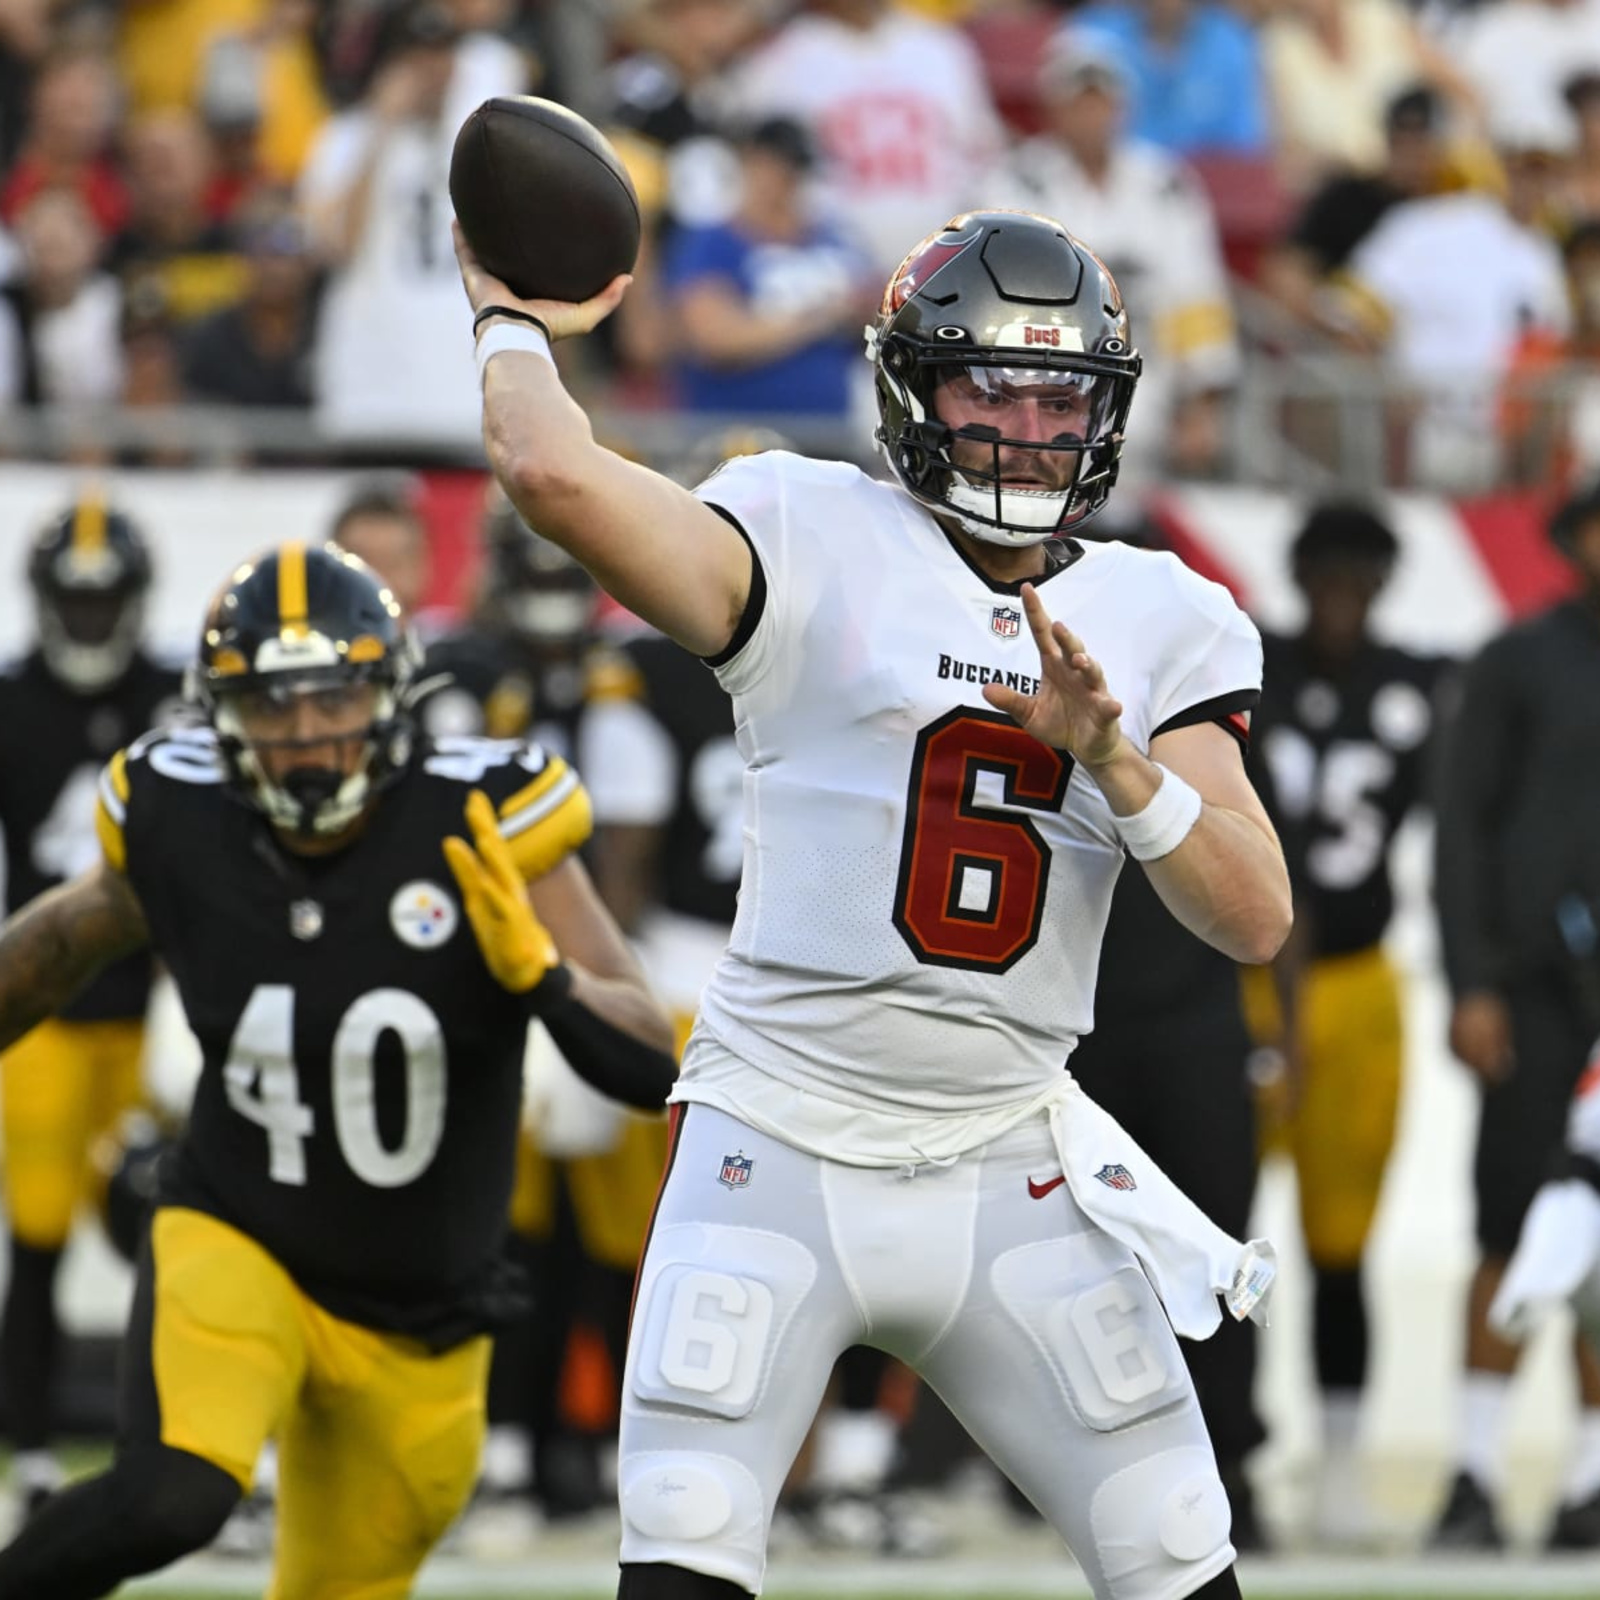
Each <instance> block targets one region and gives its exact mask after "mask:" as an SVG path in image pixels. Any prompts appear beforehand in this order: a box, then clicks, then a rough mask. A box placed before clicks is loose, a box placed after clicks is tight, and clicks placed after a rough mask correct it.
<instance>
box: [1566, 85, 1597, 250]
mask: <svg viewBox="0 0 1600 1600" xmlns="http://www.w3.org/2000/svg"><path fill="white" fill-rule="evenodd" d="M1562 95H1563V97H1564V98H1565V100H1566V102H1567V106H1568V109H1569V110H1570V111H1571V112H1572V124H1573V132H1574V135H1575V140H1576V143H1575V147H1574V150H1573V154H1572V165H1571V167H1570V169H1569V171H1568V174H1567V184H1566V191H1567V192H1566V207H1565V209H1566V212H1567V215H1568V216H1569V217H1570V218H1571V219H1572V221H1574V222H1586V221H1590V220H1593V219H1595V218H1600V69H1595V70H1592V71H1586V72H1579V73H1576V74H1575V75H1574V76H1573V77H1571V78H1569V79H1568V80H1567V82H1566V85H1565V87H1564V88H1563V89H1562Z"/></svg>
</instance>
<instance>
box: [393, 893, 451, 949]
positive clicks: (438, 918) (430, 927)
mask: <svg viewBox="0 0 1600 1600" xmlns="http://www.w3.org/2000/svg"><path fill="white" fill-rule="evenodd" d="M459 921H460V914H459V913H458V912H457V910H456V904H455V901H453V900H452V899H451V898H450V896H449V895H447V894H446V893H445V892H444V890H443V889H441V888H440V887H439V885H438V884H436V883H429V882H427V880H426V879H423V878H418V879H415V880H414V881H413V882H411V883H407V884H402V885H401V887H400V888H398V889H396V890H395V894H394V899H392V900H391V901H390V902H389V926H390V927H392V928H393V929H394V931H395V936H396V937H397V938H398V939H399V940H400V942H401V943H402V944H408V945H410V946H411V948H412V949H413V950H434V949H437V948H438V947H439V946H441V945H444V944H447V943H448V942H449V939H450V935H451V934H453V933H454V932H455V931H456V924H457V922H459Z"/></svg>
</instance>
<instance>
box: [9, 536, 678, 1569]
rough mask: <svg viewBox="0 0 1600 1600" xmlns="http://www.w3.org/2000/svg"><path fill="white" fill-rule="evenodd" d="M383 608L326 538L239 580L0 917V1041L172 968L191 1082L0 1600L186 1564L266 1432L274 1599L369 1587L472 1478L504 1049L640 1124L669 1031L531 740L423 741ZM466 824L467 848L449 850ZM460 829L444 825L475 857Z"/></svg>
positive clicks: (549, 765)
mask: <svg viewBox="0 0 1600 1600" xmlns="http://www.w3.org/2000/svg"><path fill="white" fill-rule="evenodd" d="M414 661H415V647H414V645H413V644H412V642H411V640H410V638H409V635H408V634H407V632H406V629H405V627H404V624H403V621H402V617H401V613H400V608H399V606H398V604H397V603H396V602H395V601H394V599H393V597H392V595H390V594H389V592H388V591H387V590H386V589H384V588H382V587H381V586H380V584H379V583H378V582H377V580H376V579H375V578H374V577H373V576H372V574H371V573H370V571H369V570H368V569H367V568H366V567H365V566H364V565H363V564H362V563H360V562H359V561H357V560H356V559H355V558H354V557H353V556H349V555H347V554H345V553H344V552H342V551H340V550H338V549H337V548H336V547H334V546H325V547H322V548H307V547H306V546H305V545H303V544H298V543H288V544H284V545H282V546H280V547H279V548H278V549H276V550H274V551H272V552H270V553H268V554H266V555H264V556H263V557H261V558H259V559H258V560H256V561H254V562H251V563H249V564H247V565H245V566H244V567H242V568H240V569H239V570H238V571H236V572H235V573H234V574H233V577H232V578H231V580H230V581H229V582H228V584H227V585H226V587H224V589H223V590H222V591H221V593H220V594H219V595H218V597H217V599H216V601H215V602H214V603H213V605H212V607H211V610H210V612H209V614H208V616H207V619H206V622H205V626H204V631H203V634H202V638H201V643H200V650H199V657H198V662H197V666H196V684H195V692H196V694H197V697H198V699H199V701H200V703H201V704H202V706H203V707H204V708H205V711H206V713H207V717H208V725H207V726H205V727H203V728H190V729H181V730H176V731H174V732H172V733H170V734H160V733H158V734H152V735H147V736H145V737H143V738H140V739H138V740H136V741H135V742H134V743H133V744H132V745H131V746H129V747H128V748H127V749H126V750H124V751H121V752H120V753H118V754H117V755H115V756H114V757H113V758H112V760H111V761H110V763H109V764H108V765H107V767H106V768H105V771H104V774H103V776H102V778H101V780H100V796H99V799H100V805H99V812H98V817H97V826H98V830H99V834H100V843H101V849H102V859H101V860H100V861H99V862H98V863H97V864H96V865H95V866H93V867H91V868H90V869H89V870H88V871H86V872H85V873H83V874H81V875H80V876H78V877H77V878H75V879H73V880H72V881H71V882H70V883H68V884H66V885H64V886H63V887H61V888H58V889H56V890H54V891H52V892H51V893H50V894H48V895H46V896H45V897H43V898H42V899H41V900H39V901H36V902H35V903H34V904H33V905H32V906H30V907H29V908H28V909H27V910H26V911H24V912H23V913H22V914H20V915H19V916H16V917H13V918H12V919H10V920H9V921H8V922H7V923H6V924H5V926H4V928H3V929H0V1044H9V1043H11V1042H12V1041H14V1040H15V1039H17V1038H19V1037H21V1036H22V1035H23V1034H24V1033H25V1032H26V1031H27V1030H28V1029H30V1028H32V1027H34V1026H36V1025H37V1024H38V1023H40V1022H41V1021H43V1020H44V1019H45V1018H46V1017H48V1016H50V1015H52V1014H53V1013H54V1012H56V1011H57V1010H59V1009H60V1008H61V1007H62V1006H63V1005H65V1004H66V1003H67V1002H68V1001H69V1000H70V998H71V997H72V996H73V995H74V994H75V993H76V992H77V991H78V990H79V989H80V988H81V986H82V985H83V984H84V982H85V981H86V980H87V979H88V978H89V977H90V976H92V975H93V973H94V972H96V971H97V970H98V969H100V968H101V967H102V966H104V965H105V964H106V963H107V962H108V961H110V960H112V959H114V958H116V957H118V956H121V955H124V954H128V953H131V952H133V951H136V950H140V949H145V948H148V949H151V950H153V951H154V952H155V953H156V954H158V955H159V956H160V957H161V958H162V960H163V961H164V962H165V963H166V964H167V966H168V967H169V969H170V970H171V972H172V975H173V978H174V980H175V982H176V984H177V987H178V991H179V994H180V996H181V998H182V1000H183V1004H184V1009H185V1012H186V1014H187V1017H188V1021H189V1024H190V1026H191V1027H192V1028H193V1029H194V1032H195V1033H196V1035H197V1036H198V1038H199V1040H200V1043H201V1047H202V1051H203V1055H204V1065H203V1068H202V1072H201V1076H200V1079H199V1082H198V1084H197V1087H196V1090H195V1097H194V1103H193V1106H192V1109H191V1113H190V1118H189V1124H188V1128H187V1131H186V1133H185V1134H184V1135H183V1137H182V1139H181V1141H180V1143H179V1144H178V1145H177V1147H176V1148H175V1150H174V1152H173V1154H172V1155H171V1156H170V1157H169V1158H168V1160H167V1161H166V1163H165V1165H164V1169H163V1171H162V1173H161V1175H160V1180H159V1186H158V1192H157V1205H156V1209H155V1212H154V1215H153V1218H152V1222H151V1226H150V1230H149V1234H148V1239H147V1242H146V1244H145V1247H144V1249H143V1251H142V1253H141V1260H140V1267H139V1273H138V1281H137V1287H136V1290H135V1296H134V1304H133V1309H132V1313H131V1317H130V1324H129V1330H128V1334H127V1341H126V1347H125V1360H124V1378H123V1391H122V1395H121V1407H122V1414H121V1418H120V1426H119V1438H118V1448H117V1455H116V1458H115V1460H114V1462H113V1464H112V1466H111V1467H110V1469H109V1470H108V1471H106V1472H105V1473H103V1474H102V1475H100V1476H99V1477H96V1478H93V1479H91V1480H88V1481H87V1482H85V1483H82V1484H79V1485H77V1486H75V1487H73V1488H71V1489H68V1490H65V1491H63V1492H62V1493H61V1494H59V1495H57V1496H54V1497H53V1498H52V1499H51V1500H50V1501H49V1502H48V1503H47V1504H46V1505H45V1507H44V1508H43V1510H42V1511H41V1512H40V1513H39V1514H38V1515H37V1516H36V1517H35V1518H34V1519H33V1520H32V1521H31V1522H30V1523H29V1524H28V1525H27V1526H26V1527H25V1528H24V1530H23V1531H22V1533H21V1534H20V1535H19V1537H18V1538H17V1539H16V1541H15V1542H14V1543H13V1544H11V1545H10V1546H9V1547H8V1548H7V1549H6V1550H4V1551H3V1552H0V1595H4V1596H5V1597H6V1600H45V1597H48V1600H72V1597H77V1596H93V1595H100V1594H104V1593H106V1592H107V1591H108V1590H110V1589H113V1588H115V1587H116V1585H117V1584H118V1583H119V1582H120V1581H121V1580H122V1579H124V1578H126V1577H129V1576H131V1575H133V1574H135V1573H138V1572H144V1571H149V1570H152V1569H154V1568H156V1567H159V1566H162V1565H165V1564H166V1563H167V1562H169V1561H171V1560H173V1559H175V1558H176V1557H178V1556H180V1555H183V1554H185V1553H186V1552H188V1551H190V1550H193V1549H196V1548H198V1547H200V1546H202V1545H204V1544H205V1543H206V1542H208V1540H209V1539H210V1538H211V1537H212V1535H213V1534H214V1533H215V1532H216V1531H217V1529H218V1528H220V1527H221V1525H222V1523H223V1522H224V1521H225V1520H226V1518H227V1516H228V1514H229V1513H230V1511H231V1510H232V1509H233V1507H234V1505H235V1504H236V1503H237V1502H238V1500H239V1498H240V1496H241V1494H242V1492H243V1491H244V1490H245V1489H247V1488H248V1487H249V1484H250V1481H251V1476H252V1470H253V1466H254V1462H255V1459H256V1455H257V1453H258V1451H259V1450H260V1449H261V1446H262V1444H263V1442H264V1441H265V1440H266V1439H267V1438H268V1437H275V1438H276V1439H277V1442H278V1447H279V1499H278V1506H279V1515H278V1527H277V1546H276V1552H275V1567H276V1573H275V1577H274V1581H273V1586H272V1593H273V1594H274V1596H276V1597H277V1600H310V1597H313V1596H328V1595H335V1594H338V1595H360V1596H363V1597H364V1600H392V1597H393V1600H397V1597H399V1596H401V1595H404V1594H407V1593H409V1592H410V1588H411V1584H412V1580H413V1577H414V1575H415V1573H416V1570H417V1568H418V1566H419V1565H420V1563H421V1561H422V1560H423V1558H424V1557H425V1556H426V1554H427V1552H428V1550H429V1548H430V1547H431V1546H432V1544H433V1542H434V1541H435V1540H436V1539H437V1538H438V1536H439V1535H440V1533H441V1532H442V1531H443V1529H444V1528H445V1526H446V1525H447V1524H448V1523H449V1521H450V1519H451V1518H452V1517H453V1516H454V1515H455V1513H456V1511H457V1510H458V1509H459V1508H460V1506H461V1504H462V1503H463V1502H464V1500H465V1499H466V1497H467V1494H468V1492H469V1490H470V1488H471V1485H472V1480H473V1476H474V1472H475V1469H476V1465H477V1456H478V1450H479V1446H480V1443H481V1439H482V1434H483V1391H484V1380H485V1374H486V1371H487V1367H488V1358H489V1339H488V1336H487V1333H486V1330H487V1329H488V1328H490V1327H492V1326H493V1325H494V1323H495V1321H496V1320H497V1318H498V1317H499V1316H500V1315H501V1314H502V1312H503V1311H504V1310H505V1308H506V1305H507V1302H508V1300H509V1299H514V1298H515V1295H514V1287H515V1286H514V1285H512V1284H510V1283H509V1282H508V1281H507V1275H506V1272H505V1270H504V1268H503V1262H502V1256H501V1245H502V1241H503V1237H504V1233H505V1215H506V1206H507V1202H508V1200H509V1196H510V1191H511V1181H512V1168H513V1162H514V1156H515V1144H516V1127H517V1117H518V1104H519V1100H520V1096H521V1083H522V1052H523V1040H524V1037H525V1034H526V1031H527V1026H528V1022H529V1019H530V1018H531V1017H535V1016H536V1017H538V1018H539V1019H540V1020H541V1021H542V1022H543V1024H544V1026H545V1027H546V1028H547V1029H548V1030H549V1032H550V1033H551V1035H552V1037H554V1038H555V1039H557V1040H558V1041H559V1043H560V1046H561V1048H562V1050H563V1052H564V1053H565V1054H566V1056H567V1058H568V1060H569V1061H571V1062H572V1064H573V1066H574V1067H575V1068H576V1069H577V1070H578V1071H580V1072H582V1073H584V1074H586V1075H587V1076H589V1078H590V1079H591V1081H593V1082H594V1083H595V1084H596V1086H597V1087H599V1088H601V1089H602V1090H603V1091H604V1092H607V1093H610V1094H613V1095H616V1096H618V1097H619V1098H622V1099H624V1100H626V1101H628V1102H630V1103H633V1104H636V1105H640V1106H649V1107H658V1106H660V1105H661V1104H662V1103H663V1101H664V1100H665V1097H666V1094H667V1091H668V1089H669V1087H670V1084H671V1080H672V1076H673V1073H674V1067H673V1063H672V1059H671V1056H670V1053H669V1049H668V1047H669V1046H670V1041H671V1033H670V1028H669V1025H668V1023H667V1021H666V1018H665V1016H664V1015H663V1014H662V1013H661V1012H660V1011H659V1010H658V1009H657V1007H656V1005H655V1003H654V1002H653V1000H652V999H651V998H650V996H649V993H648V991H647V990H646V988H645V986H644V984H643V981H642V979H641V978H640V976H639V974H638V971H637V969H636V967H635V966H634V964H633V961H632V958H631V957H630V955H629V953H628V951H627V947H626V945H625V943H624V941H623V939H622V937H621V935H620V934H619V932H618V931H617V929H616V927H615V924H614V923H613V922H612V921H611V920H610V918H609V916H608V915H607V914H606V913H605V912H604V910H603V909H602V907H601V905H600V902H599V900H598V898H597V897H596V896H595V894H594V892H593V890H592V888H591V887H590V885H589V881H588V878H587V876H586V874H585V873H584V870H583V868H582V866H581V865H580V863H579V862H578V860H577V858H576V857H575V856H574V854H573V852H574V851H575V850H576V848H577V847H578V845H579V844H581V843H582V841H583V839H584V837H585V836H586V834H587V832H588V829H589V804H588V799H587V796H586V794H585V793H584V790H583V788H582V787H581V785H580V784H579V782H578V779H577V777H576V775H575V774H574V773H573V771H572V770H571V769H570V768H569V767H568V766H567V764H566V763H565V762H563V761H561V760H560V759H559V758H556V757H552V756H547V755H546V754H545V753H544V752H543V751H541V750H540V749H539V748H538V747H537V746H533V745H526V744H518V743H514V742H503V743H495V742H489V741H484V740H480V739H446V740H438V741H427V740H417V739H415V738H414V737H413V733H412V728H411V723H410V718H409V715H408V713H407V709H406V697H407V691H408V688H409V685H410V680H411V676H412V672H413V668H414ZM463 834H465V835H467V837H462V835H463ZM469 840H470V842H469Z"/></svg>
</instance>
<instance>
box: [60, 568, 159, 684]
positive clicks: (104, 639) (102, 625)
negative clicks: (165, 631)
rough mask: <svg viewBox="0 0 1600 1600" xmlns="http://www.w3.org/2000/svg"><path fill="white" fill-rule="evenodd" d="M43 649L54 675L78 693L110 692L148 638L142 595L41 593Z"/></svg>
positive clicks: (69, 591) (124, 592)
mask: <svg viewBox="0 0 1600 1600" xmlns="http://www.w3.org/2000/svg"><path fill="white" fill-rule="evenodd" d="M38 628H39V650H40V653H41V654H42V655H43V656H44V660H45V665H46V666H47V667H49V669H50V671H51V673H52V674H53V675H54V676H55V677H56V678H57V679H58V680H59V681H60V682H62V683H64V684H65V685H66V686H67V687H68V688H69V689H75V690H76V691H77V692H78V693H79V694H97V693H98V692H99V691H100V690H102V689H109V688H110V687H111V685H112V684H114V683H116V682H117V681H118V679H120V678H121V677H122V676H123V674H124V673H126V672H127V670H128V668H129V667H130V666H131V665H132V664H133V658H134V655H135V654H136V653H137V651H138V649H139V640H140V639H141V638H142V637H143V635H144V595H143V594H142V593H137V592H129V591H127V590H125V589H118V590H111V589H107V590H102V591H95V590H92V589H59V588H53V587H52V588H50V589H44V590H41V591H40V593H39V595H38Z"/></svg>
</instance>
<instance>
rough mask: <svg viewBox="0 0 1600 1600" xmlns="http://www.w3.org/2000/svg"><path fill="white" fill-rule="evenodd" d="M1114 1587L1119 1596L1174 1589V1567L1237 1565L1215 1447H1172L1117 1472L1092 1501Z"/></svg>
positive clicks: (1126, 1599) (1123, 1599)
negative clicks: (1233, 1561) (1229, 1542)
mask: <svg viewBox="0 0 1600 1600" xmlns="http://www.w3.org/2000/svg"><path fill="white" fill-rule="evenodd" d="M1089 1515H1090V1519H1091V1521H1092V1524H1093V1527H1094V1541H1095V1547H1096V1550H1097V1551H1098V1552H1099V1555H1100V1562H1101V1569H1102V1571H1103V1573H1104V1576H1105V1579H1106V1583H1107V1587H1108V1588H1109V1589H1111V1591H1112V1592H1113V1593H1115V1594H1116V1595H1117V1596H1118V1600H1142V1597H1144V1596H1147V1595H1148V1596H1151V1597H1152V1600H1153V1597H1155V1596H1160V1595H1168V1594H1171V1593H1172V1592H1173V1581H1174V1573H1175V1572H1181V1571H1182V1570H1184V1569H1185V1568H1188V1569H1190V1570H1192V1571H1194V1572H1195V1573H1196V1574H1197V1575H1198V1574H1204V1573H1206V1570H1207V1568H1211V1569H1217V1568H1219V1567H1226V1566H1228V1565H1231V1563H1232V1560H1233V1557H1232V1552H1231V1548H1230V1546H1229V1544H1228V1530H1229V1527H1230V1526H1231V1524H1232V1520H1233V1519H1232V1515H1231V1513H1230V1511H1229V1509H1228V1496H1227V1492H1226V1491H1225V1490H1224V1489H1223V1487H1222V1480H1221V1479H1220V1478H1219V1477H1218V1476H1217V1467H1216V1462H1215V1460H1214V1459H1213V1457H1212V1455H1211V1452H1210V1451H1209V1450H1204V1449H1201V1448H1199V1447H1197V1446H1196V1447H1189V1448H1184V1449H1179V1450H1166V1451H1163V1452H1162V1453H1161V1454H1159V1455H1154V1456H1150V1457H1148V1458H1146V1459H1145V1460H1143V1461H1137V1462H1135V1463H1134V1464H1133V1465H1132V1466H1129V1467H1124V1468H1123V1469H1122V1471H1120V1472H1116V1473H1113V1474H1112V1475H1111V1476H1110V1477H1109V1478H1107V1479H1106V1480H1105V1482H1104V1483H1102V1484H1101V1485H1100V1487H1099V1488H1098V1489H1097V1490H1096V1491H1095V1495H1094V1500H1093V1502H1092V1504H1091V1505H1090V1508H1089Z"/></svg>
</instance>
